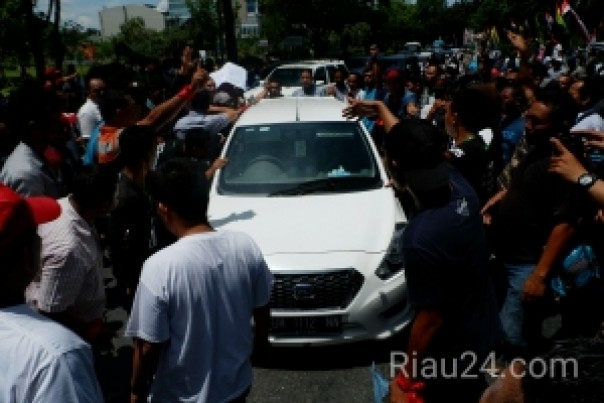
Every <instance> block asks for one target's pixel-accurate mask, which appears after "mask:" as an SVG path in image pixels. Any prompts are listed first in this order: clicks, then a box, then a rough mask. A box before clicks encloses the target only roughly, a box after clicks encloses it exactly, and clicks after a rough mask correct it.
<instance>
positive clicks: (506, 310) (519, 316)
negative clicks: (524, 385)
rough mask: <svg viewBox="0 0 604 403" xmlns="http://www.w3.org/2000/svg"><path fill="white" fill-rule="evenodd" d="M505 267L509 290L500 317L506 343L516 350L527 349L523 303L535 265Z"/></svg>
mask: <svg viewBox="0 0 604 403" xmlns="http://www.w3.org/2000/svg"><path fill="white" fill-rule="evenodd" d="M503 266H504V267H505V269H506V272H507V280H508V288H507V293H506V296H505V301H504V302H503V307H502V308H501V312H500V314H499V317H500V319H501V326H502V327H503V334H504V337H505V342H506V344H507V345H508V346H510V347H512V348H514V349H516V348H517V349H525V348H526V347H527V341H526V338H525V332H524V320H525V310H524V306H523V303H522V292H523V290H524V283H525V282H526V280H527V279H528V278H529V276H530V275H531V274H532V273H533V270H534V269H535V265H534V264H509V263H504V264H503Z"/></svg>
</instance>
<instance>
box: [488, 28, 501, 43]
mask: <svg viewBox="0 0 604 403" xmlns="http://www.w3.org/2000/svg"><path fill="white" fill-rule="evenodd" d="M489 36H490V38H491V41H493V44H495V45H499V44H500V43H501V39H500V38H499V34H498V33H497V28H496V27H493V28H491V32H490V35H489Z"/></svg>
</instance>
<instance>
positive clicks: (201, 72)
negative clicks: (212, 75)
mask: <svg viewBox="0 0 604 403" xmlns="http://www.w3.org/2000/svg"><path fill="white" fill-rule="evenodd" d="M207 80H208V71H207V70H206V69H205V68H204V67H203V62H202V61H201V60H200V61H198V62H197V68H196V69H195V73H193V77H192V78H191V88H192V89H193V90H197V89H199V88H201V87H202V86H203V84H204V83H205V82H206V81H207Z"/></svg>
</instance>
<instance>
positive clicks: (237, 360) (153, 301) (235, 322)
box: [125, 159, 273, 403]
mask: <svg viewBox="0 0 604 403" xmlns="http://www.w3.org/2000/svg"><path fill="white" fill-rule="evenodd" d="M206 186H207V183H206V180H205V176H204V174H203V170H201V169H199V167H198V166H197V165H196V164H195V163H193V162H191V161H189V160H184V159H175V160H170V161H167V162H166V163H165V164H163V165H162V166H161V167H160V168H159V169H158V170H157V171H155V172H151V173H149V175H148V178H147V190H148V192H149V194H150V195H151V197H152V198H153V200H154V202H155V204H156V208H157V212H158V215H159V216H160V218H161V219H162V221H163V222H164V224H165V225H166V228H167V229H168V230H169V231H170V232H172V233H173V234H174V235H176V236H177V237H178V238H179V239H178V241H177V242H175V243H174V244H172V245H170V246H168V247H166V248H164V249H162V250H160V251H159V252H157V253H156V254H154V255H153V256H151V257H150V258H149V259H148V260H147V261H146V262H145V264H144V265H143V270H142V274H141V278H140V283H139V286H138V289H137V291H136V296H135V299H134V305H133V307H132V313H131V316H130V320H129V322H128V325H127V328H126V332H125V335H126V336H131V337H133V338H134V358H133V370H132V380H131V387H132V391H131V392H132V394H131V402H136V401H147V399H148V400H149V401H151V402H216V403H220V402H238V401H245V396H246V395H247V393H248V392H249V390H250V386H251V383H252V364H251V360H250V357H251V354H252V351H253V349H254V348H255V347H260V348H266V347H267V345H268V323H269V318H270V310H269V307H268V303H269V300H270V293H271V287H272V281H273V276H272V274H271V273H270V271H269V269H268V267H267V265H266V262H265V261H264V258H263V256H262V253H261V252H260V249H259V248H258V247H257V246H256V244H255V243H254V241H253V240H252V239H251V238H250V237H249V236H247V235H245V234H243V233H237V232H228V231H215V230H214V229H213V228H212V227H211V226H210V224H209V223H208V220H207V215H206V209H207V204H208V199H207V190H206ZM252 318H253V319H254V323H255V329H253V328H252V325H251V319H252ZM253 330H255V332H254V331H253ZM254 333H255V334H254Z"/></svg>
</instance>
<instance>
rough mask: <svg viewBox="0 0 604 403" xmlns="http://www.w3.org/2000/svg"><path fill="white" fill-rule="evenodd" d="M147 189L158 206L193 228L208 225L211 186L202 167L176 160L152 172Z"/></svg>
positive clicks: (197, 164)
mask: <svg viewBox="0 0 604 403" xmlns="http://www.w3.org/2000/svg"><path fill="white" fill-rule="evenodd" d="M146 188H147V191H148V192H149V194H150V195H151V197H152V198H153V201H154V202H155V203H162V204H164V205H166V206H167V207H168V208H170V209H171V210H172V211H174V212H175V213H176V214H177V215H178V216H179V217H180V218H181V219H182V220H184V221H186V222H187V223H189V224H191V225H195V224H201V223H205V222H207V216H206V213H207V208H208V189H207V188H208V183H207V180H206V177H205V172H204V170H203V168H202V167H201V165H200V164H199V163H195V162H193V161H191V160H189V159H186V158H175V159H171V160H168V161H166V162H165V163H163V164H162V165H161V166H160V167H159V168H158V169H157V170H156V171H153V172H150V173H149V174H148V175H147V179H146Z"/></svg>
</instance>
